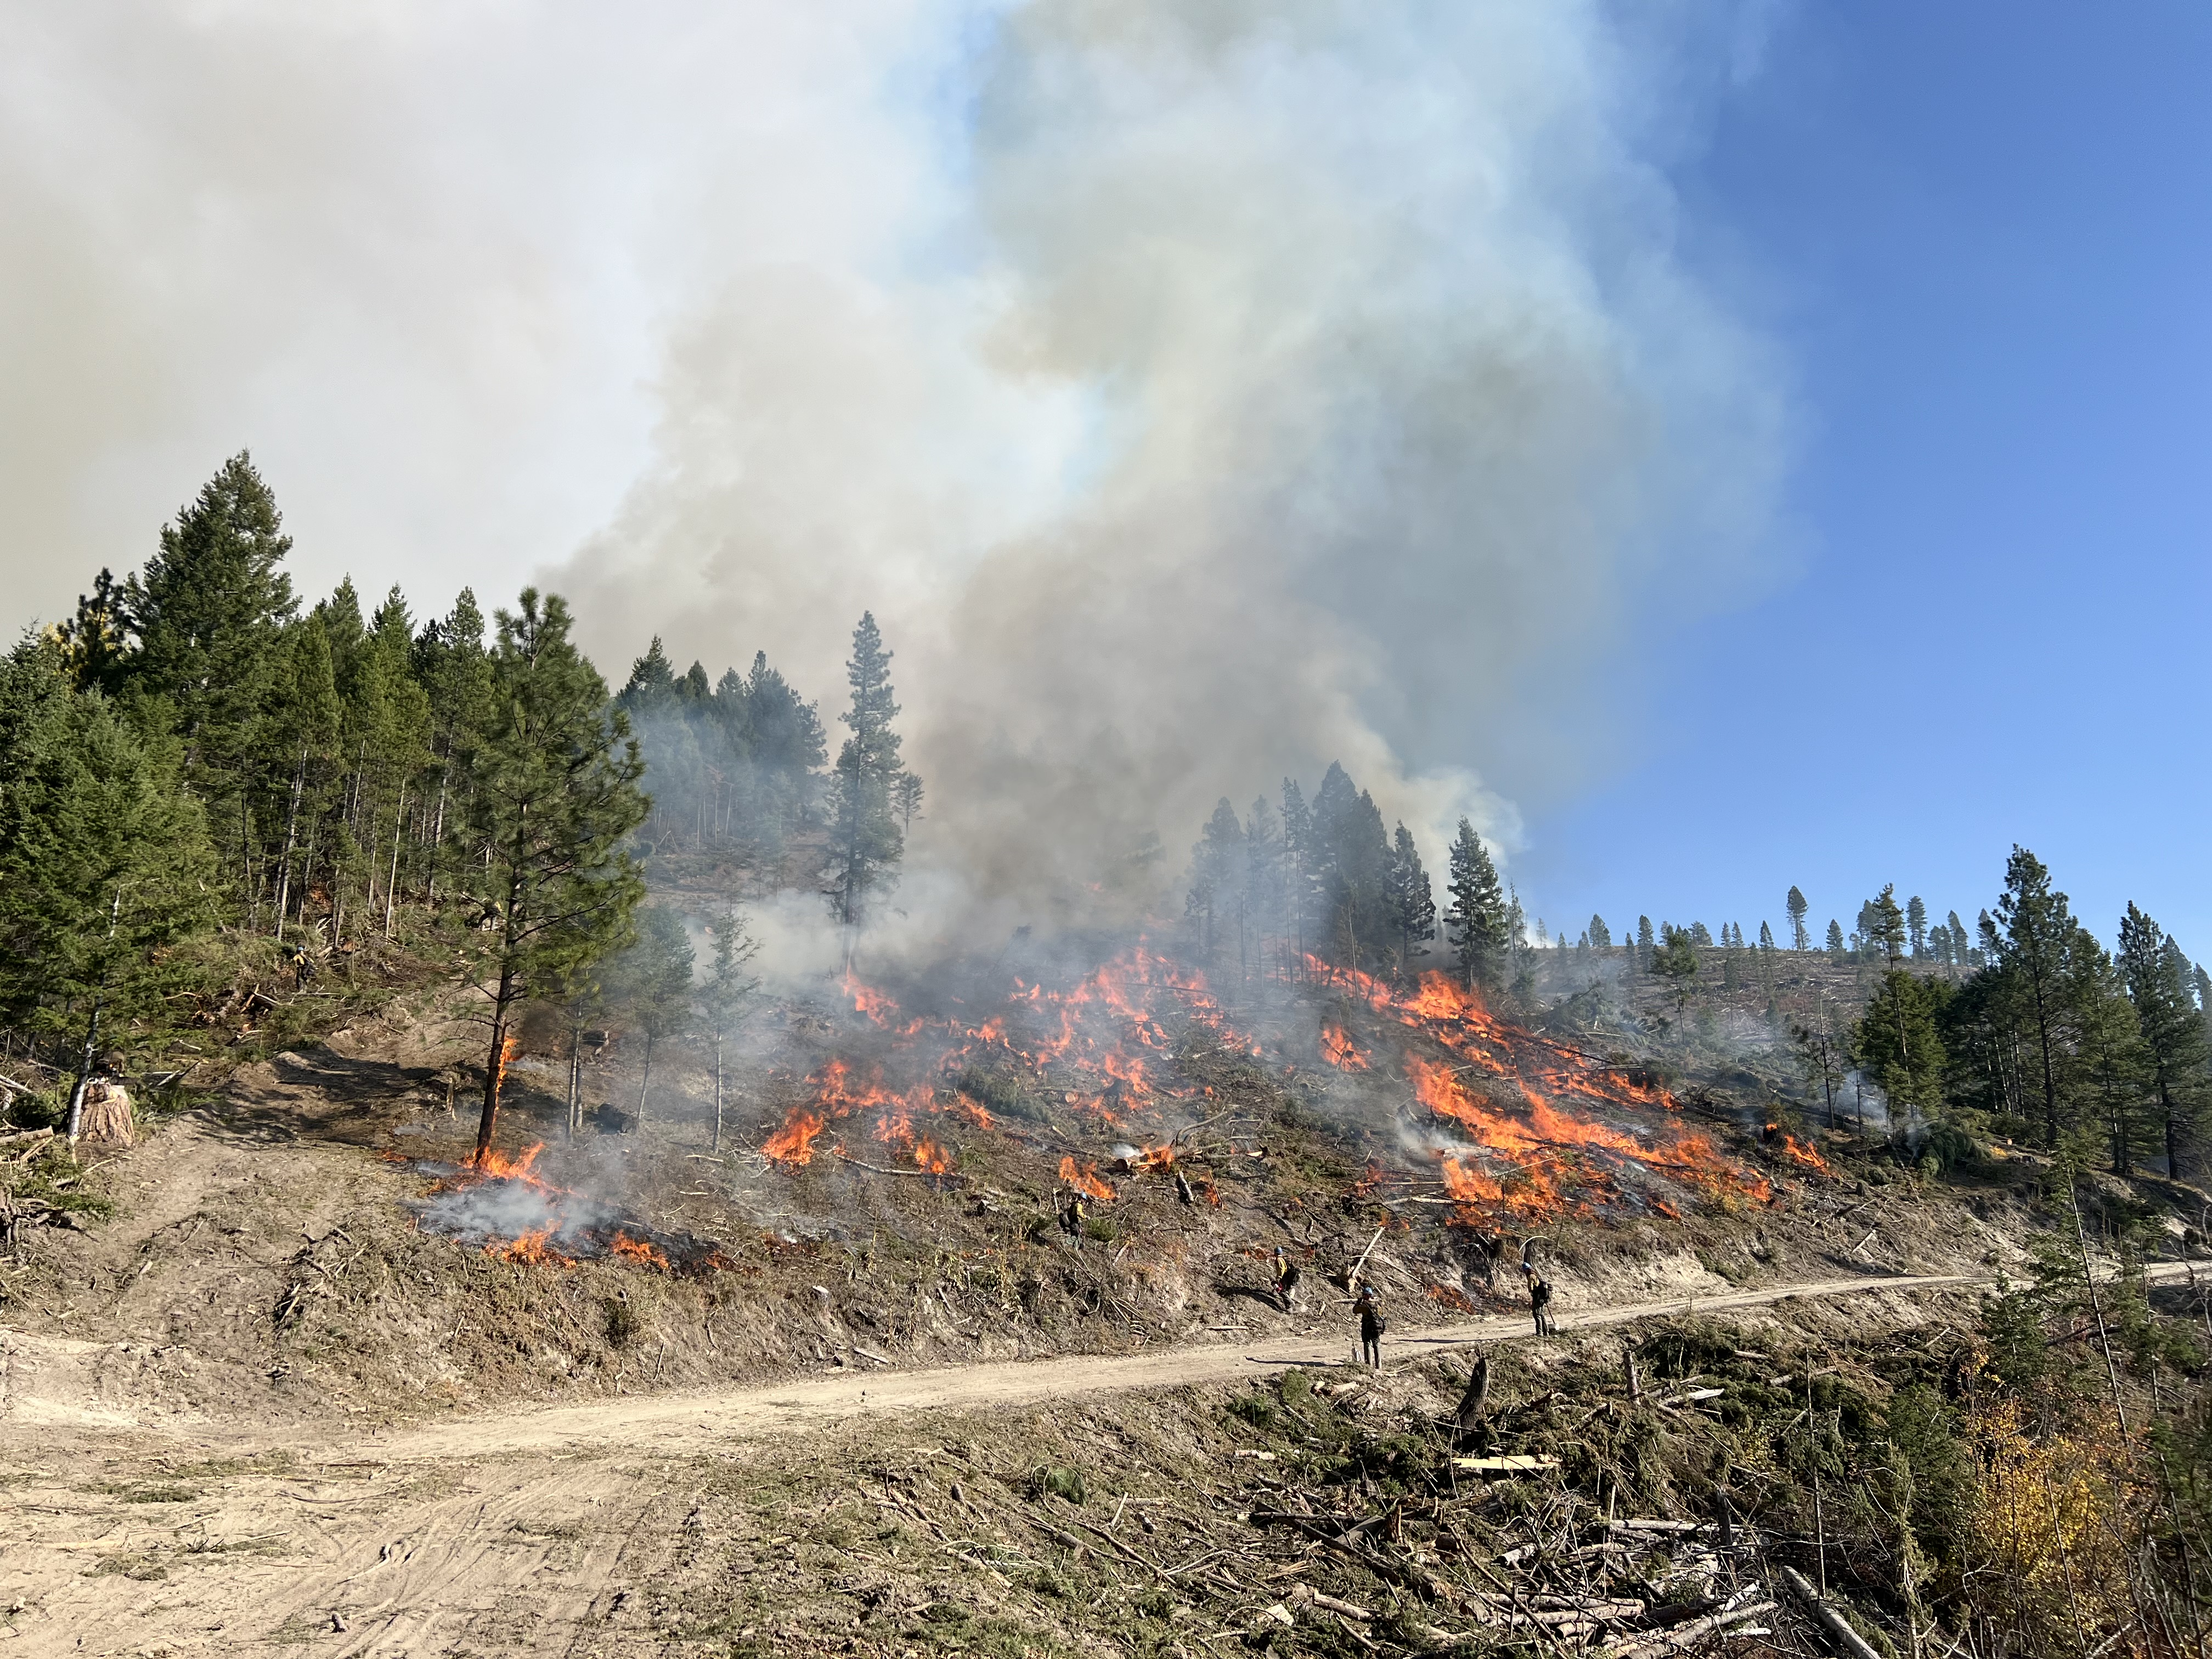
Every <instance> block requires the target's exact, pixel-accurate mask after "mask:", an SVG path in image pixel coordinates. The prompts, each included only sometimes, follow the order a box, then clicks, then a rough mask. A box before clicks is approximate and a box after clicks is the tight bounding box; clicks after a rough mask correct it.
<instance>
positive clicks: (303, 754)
mask: <svg viewBox="0 0 2212 1659" xmlns="http://www.w3.org/2000/svg"><path fill="white" fill-rule="evenodd" d="M306 787H307V745H306V744H301V745H300V763H299V765H298V766H297V767H295V768H294V769H293V772H292V805H291V806H290V807H289V809H288V810H287V811H286V812H285V814H284V862H283V865H282V866H280V867H279V868H278V870H277V872H276V942H277V943H278V944H280V945H281V944H283V942H284V912H285V911H286V910H287V909H288V908H289V907H290V904H291V902H292V849H293V848H294V847H295V845H296V844H297V839H298V836H299V830H300V793H301V790H303V789H305V788H306Z"/></svg>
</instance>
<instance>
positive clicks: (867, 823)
mask: <svg viewBox="0 0 2212 1659" xmlns="http://www.w3.org/2000/svg"><path fill="white" fill-rule="evenodd" d="M890 671H891V653H890V652H888V651H886V650H884V639H883V635H882V633H881V631H880V630H879V629H878V628H877V627H876V619H875V617H874V616H873V615H872V614H869V613H866V612H864V613H862V615H861V617H860V625H859V626H858V627H857V628H855V629H854V630H853V655H852V659H851V660H849V661H848V662H847V663H846V665H845V677H846V679H847V681H848V683H849V684H851V686H852V689H853V703H852V707H851V708H848V709H847V710H846V711H845V713H844V714H842V715H840V716H839V717H838V718H839V719H840V720H842V721H843V722H844V723H845V725H846V726H848V728H850V730H851V732H852V735H851V736H850V737H848V738H846V739H845V742H844V745H843V747H842V748H841V749H840V750H838V751H837V766H836V772H835V773H834V774H833V775H832V776H831V779H830V786H829V787H830V801H831V819H830V843H829V844H830V851H831V854H832V856H833V857H834V858H835V860H836V862H835V863H834V864H833V865H832V866H831V868H830V872H829V891H828V897H829V914H830V915H831V917H832V918H833V919H834V920H835V921H836V922H837V923H838V925H839V926H840V927H842V928H844V930H845V941H846V943H845V951H846V957H847V960H848V963H849V962H850V960H851V957H852V950H853V941H854V936H855V935H856V933H858V930H859V928H860V924H861V922H862V921H864V920H865V918H866V912H867V906H868V901H869V898H870V896H872V895H873V894H874V893H875V892H877V891H878V890H880V889H882V888H884V887H887V886H889V885H890V884H891V883H892V882H893V881H894V880H895V879H896V876H897V871H898V862H899V859H900V856H901V854H902V853H903V852H904V851H905V848H906V838H905V836H903V835H902V833H901V832H900V829H899V820H898V811H897V807H896V787H897V784H898V780H899V778H900V777H901V775H902V768H901V767H900V765H899V736H898V733H897V732H896V731H895V730H893V729H892V726H891V722H892V721H893V720H896V718H897V717H898V712H899V708H898V704H897V702H896V701H894V698H893V693H892V690H891V672H890Z"/></svg>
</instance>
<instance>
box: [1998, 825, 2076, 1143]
mask: <svg viewBox="0 0 2212 1659" xmlns="http://www.w3.org/2000/svg"><path fill="white" fill-rule="evenodd" d="M1997 922H1998V925H1999V926H2000V927H2001V928H2002V932H2001V933H1997V934H1996V952H1997V959H1998V961H1999V962H2000V963H2002V965H2004V966H2005V967H2007V968H2009V969H2013V970H2014V972H2015V975H2016V976H2017V978H2018V981H2019V985H2020V992H2021V999H2022V1001H2023V1008H2022V1012H2023V1015H2024V1024H2026V1026H2027V1033H2028V1040H2029V1042H2031V1043H2032V1044H2033V1053H2034V1055H2035V1060H2036V1069H2037V1072H2038V1073H2039V1076H2038V1083H2039V1091H2040V1094H2041V1099H2042V1106H2043V1133H2044V1140H2045V1145H2047V1146H2057V1144H2058V1135H2059V1128H2060V1123H2059V1117H2060V1109H2059V1095H2060V1087H2059V1085H2060V1083H2061V1081H2062V1079H2063V1073H2064V1070H2065V1065H2066V1041H2067V1024H2068V1021H2067V1012H2068V1010H2067V1007H2066V1000H2065V996H2064V990H2063V987H2064V982H2065V978H2066V970H2067V966H2068V957H2069V953H2070V952H2071V951H2072V949H2073V946H2074V941H2075V933H2076V932H2077V931H2078V927H2079V924H2077V923H2076V922H2075V920H2074V915H2073V912H2072V911H2071V910H2069V908H2067V902H2066V895H2065V894H2063V893H2061V892H2058V891H2057V890H2055V889H2053V888H2052V886H2051V872H2050V871H2049V870H2047V869H2045V867H2044V865H2043V862H2042V860H2039V859H2038V858H2037V857H2036V856H2035V854H2033V853H2031V852H2029V851H2028V850H2027V848H2025V847H2019V846H2015V848H2013V849H2012V856H2011V857H2010V858H2009V859H2008V860H2006V861H2005V890H2004V894H2003V896H2002V897H2000V898H1999V899H1998V900H1997Z"/></svg>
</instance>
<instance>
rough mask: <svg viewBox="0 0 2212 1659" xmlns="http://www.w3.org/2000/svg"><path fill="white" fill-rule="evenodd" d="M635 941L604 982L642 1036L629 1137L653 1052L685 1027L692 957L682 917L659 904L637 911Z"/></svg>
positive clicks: (641, 1114) (640, 1122) (639, 1114)
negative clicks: (607, 983)
mask: <svg viewBox="0 0 2212 1659" xmlns="http://www.w3.org/2000/svg"><path fill="white" fill-rule="evenodd" d="M635 923H636V927H637V938H636V939H635V942H634V943H632V944H631V945H630V946H629V949H628V950H626V951H623V953H622V955H621V956H620V957H617V958H616V961H615V963H614V968H613V971H612V973H611V975H610V978H611V981H612V985H613V987H617V989H616V995H617V998H618V999H619V1000H620V1003H621V1006H622V1009H623V1013H624V1014H625V1015H627V1016H628V1018H629V1019H630V1020H631V1021H632V1022H633V1023H634V1024H635V1025H636V1027H637V1029H638V1030H639V1031H641V1033H642V1034H643V1035H644V1037H645V1052H644V1053H643V1054H642V1055H641V1056H640V1060H639V1065H638V1070H637V1110H636V1112H635V1114H634V1115H633V1116H632V1119H631V1129H632V1132H633V1133H635V1131H637V1130H641V1129H642V1128H644V1127H645V1105H646V1099H647V1094H646V1091H647V1089H648V1088H650V1087H651V1086H652V1083H653V1049H654V1048H656V1047H657V1046H658V1045H659V1042H660V1041H661V1039H662V1038H664V1037H671V1036H680V1035H681V1034H682V1033H683V1032H684V1031H686V1030H689V1029H690V1024H691V1018H692V1013H693V1007H692V1000H691V975H692V971H693V969H694V968H695V966H696V956H695V953H694V952H693V951H692V948H691V935H690V933H689V932H688V931H687V930H686V929H685V927H684V918H683V917H682V916H680V915H677V913H676V912H675V910H674V909H673V908H671V907H670V906H668V905H665V904H647V905H641V906H640V907H639V908H638V910H637V912H636V915H635Z"/></svg>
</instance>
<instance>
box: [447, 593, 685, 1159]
mask: <svg viewBox="0 0 2212 1659" xmlns="http://www.w3.org/2000/svg"><path fill="white" fill-rule="evenodd" d="M497 622H498V641H497V644H496V646H495V648H494V650H493V653H492V661H491V671H492V673H491V678H492V703H491V715H490V720H489V725H488V726H487V728H486V730H485V732H484V733H483V742H482V744H481V747H480V748H479V750H478V752H477V763H476V766H475V769H474V777H473V779H472V784H473V787H472V789H471V797H470V800H469V803H468V824H467V827H468V831H469V834H470V836H471V838H472V840H471V845H473V846H474V847H476V848H481V849H482V860H483V861H482V862H481V864H479V863H478V862H477V860H475V859H471V860H467V861H465V862H457V863H456V865H455V866H454V867H455V870H456V872H465V892H466V893H467V894H468V896H471V898H473V899H474V900H475V901H476V903H477V907H478V911H479V915H480V916H481V918H482V920H481V921H480V923H479V925H478V926H477V927H472V928H471V929H470V930H469V932H468V933H467V935H466V938H467V941H468V944H469V945H470V946H471V954H472V956H473V957H474V958H475V961H474V963H472V973H473V976H474V978H475V979H476V980H477V981H479V982H481V981H483V980H484V979H487V978H489V980H490V981H491V982H492V987H493V988H492V991H491V999H492V1013H491V1046H490V1058H489V1062H488V1063H487V1065H486V1066H485V1068H484V1092H483V1113H482V1115H481V1116H480V1117H479V1119H478V1121H477V1158H479V1159H481V1158H483V1157H484V1156H485V1155H486V1154H488V1153H489V1152H490V1150H491V1146H492V1138H493V1135H494V1133H495V1131H496V1130H497V1127H498V1123H499V1102H500V1088H501V1083H502V1082H503V1080H504V1073H505V1071H506V1056H507V1044H508V1038H509V1036H510V1034H511V1031H512V1028H513V1017H514V1014H515V1012H516V1010H517V1008H518V1007H519V1006H520V1004H521V1002H522V1001H523V1000H524V999H525V998H526V997H527V996H530V995H532V994H536V993H537V991H538V989H539V988H541V987H544V988H549V989H550V988H552V987H558V986H560V985H562V984H563V983H565V982H567V981H568V980H569V979H570V978H571V977H572V976H573V975H574V973H575V971H576V970H577V969H579V968H580V966H582V965H583V964H586V963H591V962H593V961H596V960H598V959H599V958H600V957H604V956H605V955H606V954H608V952H609V951H612V950H615V949H617V948H619V947H620V946H621V945H623V943H625V942H626V940H627V939H628V937H629V932H630V915H631V912H632V911H633V910H635V908H636V906H637V903H638V901H639V900H640V899H641V897H642V896H644V890H645V887H644V882H643V880H642V878H641V876H640V875H639V872H638V868H637V865H636V862H635V860H633V859H632V858H631V857H630V856H629V854H627V853H626V852H624V851H623V838H624V837H625V836H628V835H629V833H630V831H631V830H633V829H636V828H637V827H638V825H640V824H641V823H644V822H645V817H646V813H647V810H648V803H647V800H646V798H645V796H644V794H643V793H641V791H640V790H639V788H638V787H637V784H638V780H639V778H640V777H641V776H642V775H643V773H644V770H645V767H644V763H643V762H642V761H641V759H640V758H639V757H638V750H637V744H636V743H635V741H634V740H633V739H632V738H630V736H629V722H628V720H627V719H626V718H625V717H624V716H623V714H622V713H621V711H620V710H618V709H612V708H609V706H608V700H607V689H606V683H605V681H604V680H602V679H600V678H599V674H598V672H597V671H595V670H594V669H593V668H592V665H591V664H590V663H589V662H587V661H586V660H585V659H584V657H583V656H582V654H581V653H579V652H578V651H577V649H576V647H575V646H574V642H573V641H571V640H570V639H569V637H568V631H569V627H570V618H569V614H568V605H566V604H565V603H564V602H563V601H562V599H560V598H559V597H558V596H557V595H548V596H546V597H545V598H544V600H543V602H542V603H541V601H540V599H539V596H538V592H537V590H536V589H534V588H525V589H524V590H523V592H522V597H521V602H520V605H519V606H518V608H517V609H516V610H515V611H513V612H508V611H501V612H499V613H498V617H497Z"/></svg>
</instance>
